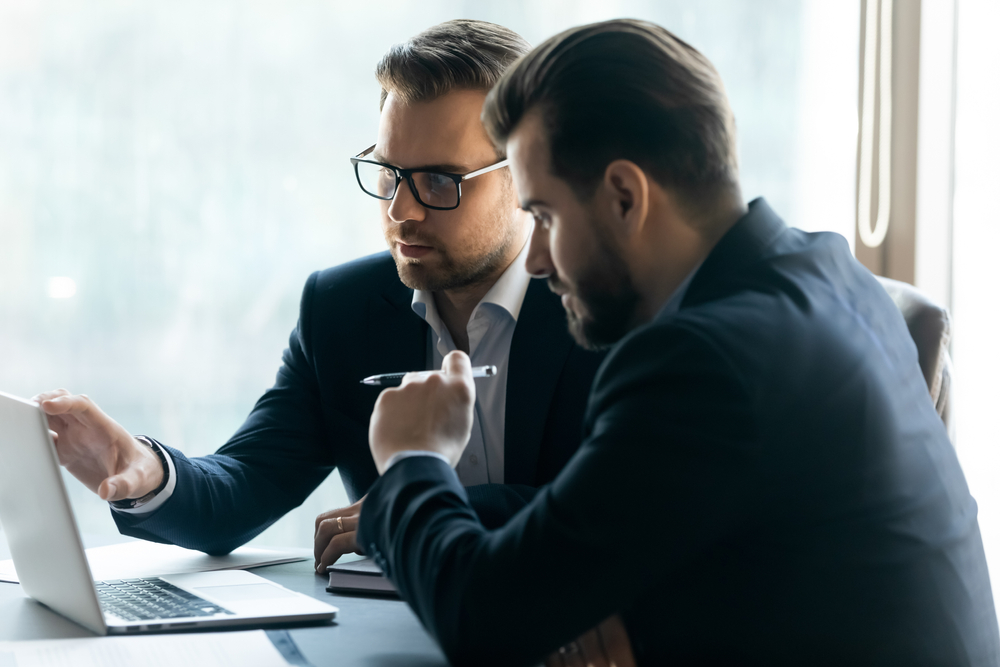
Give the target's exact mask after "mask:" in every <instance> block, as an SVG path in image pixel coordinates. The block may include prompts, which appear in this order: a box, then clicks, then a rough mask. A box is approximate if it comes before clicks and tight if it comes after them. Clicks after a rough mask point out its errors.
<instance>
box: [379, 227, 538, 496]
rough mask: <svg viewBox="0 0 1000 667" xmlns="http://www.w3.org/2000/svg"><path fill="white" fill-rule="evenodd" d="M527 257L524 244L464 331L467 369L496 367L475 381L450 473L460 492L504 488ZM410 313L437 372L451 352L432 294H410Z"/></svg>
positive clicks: (528, 278)
mask: <svg viewBox="0 0 1000 667" xmlns="http://www.w3.org/2000/svg"><path fill="white" fill-rule="evenodd" d="M527 254H528V244H527V243H525V244H524V248H522V249H521V252H520V254H518V256H517V258H516V259H515V260H514V261H513V262H511V265H510V266H508V267H507V270H506V271H504V272H503V274H502V275H501V276H500V278H498V279H497V281H496V283H494V285H493V287H491V288H490V291H489V292H487V293H486V295H485V296H484V297H483V298H482V300H481V301H480V302H479V303H478V304H477V305H476V307H475V308H474V309H473V311H472V315H471V316H470V317H469V324H468V327H467V329H466V331H467V332H468V335H469V358H470V360H471V361H472V365H473V366H496V367H497V374H496V376H494V377H491V378H476V380H475V383H476V404H475V407H474V410H473V417H472V435H471V436H470V437H469V444H468V445H467V446H466V448H465V452H463V453H462V458H461V460H459V462H458V466H457V467H456V469H455V471H456V472H457V473H458V479H459V481H461V482H462V484H463V485H464V486H473V485H476V484H503V479H504V475H503V471H504V447H503V445H504V423H505V419H506V408H507V367H508V361H509V359H510V342H511V339H512V338H513V337H514V327H515V326H516V325H517V317H518V315H519V314H520V312H521V304H523V303H524V295H525V293H527V291H528V285H529V283H530V282H531V275H530V274H529V273H528V271H527V270H526V269H525V267H524V262H525V259H526V258H527ZM412 307H413V312H415V313H416V314H417V315H419V316H420V317H421V318H423V320H424V321H425V322H427V324H428V326H429V330H428V332H427V335H428V341H427V348H428V349H427V366H428V368H435V369H437V368H441V362H442V361H443V360H444V357H445V355H447V354H448V353H449V352H452V351H454V350H455V349H456V347H455V342H454V341H453V340H452V338H451V333H450V332H449V331H448V327H446V326H445V325H444V322H442V321H441V317H440V316H439V315H438V311H437V306H436V305H435V303H434V294H433V292H425V291H423V290H414V292H413V303H412ZM402 453H403V452H399V454H402ZM413 454H415V452H413ZM411 455H412V454H411ZM397 457H398V454H397ZM399 458H403V457H399ZM396 460H398V458H394V459H390V461H389V464H390V465H391V464H392V463H395V462H396ZM387 469H388V467H387Z"/></svg>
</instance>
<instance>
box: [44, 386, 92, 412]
mask: <svg viewBox="0 0 1000 667" xmlns="http://www.w3.org/2000/svg"><path fill="white" fill-rule="evenodd" d="M38 404H39V405H40V406H42V410H44V411H45V413H46V414H49V415H65V414H76V415H79V414H83V413H85V412H87V411H88V410H90V408H91V407H92V405H93V404H92V403H91V402H90V399H89V398H87V397H86V396H83V395H80V396H73V395H71V394H69V392H67V393H66V394H63V395H61V396H54V397H52V398H43V399H42V400H40V401H38Z"/></svg>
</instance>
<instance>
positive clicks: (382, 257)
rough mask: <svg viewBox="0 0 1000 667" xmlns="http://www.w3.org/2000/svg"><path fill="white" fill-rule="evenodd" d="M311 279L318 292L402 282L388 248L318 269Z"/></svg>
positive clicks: (383, 285)
mask: <svg viewBox="0 0 1000 667" xmlns="http://www.w3.org/2000/svg"><path fill="white" fill-rule="evenodd" d="M310 280H311V281H313V282H314V285H315V287H314V289H316V291H317V292H325V291H330V290H340V289H343V288H345V287H347V288H358V287H362V288H365V289H372V288H376V289H378V288H385V287H392V286H394V285H396V284H401V283H400V282H399V274H398V273H397V272H396V263H395V261H393V259H392V255H390V254H389V251H387V250H386V251H383V252H379V253H375V254H374V255H368V256H367V257H361V258H359V259H355V260H351V261H350V262H345V263H343V264H338V265H337V266H332V267H330V268H328V269H323V270H322V271H317V272H316V273H314V274H313V275H312V276H311V277H310Z"/></svg>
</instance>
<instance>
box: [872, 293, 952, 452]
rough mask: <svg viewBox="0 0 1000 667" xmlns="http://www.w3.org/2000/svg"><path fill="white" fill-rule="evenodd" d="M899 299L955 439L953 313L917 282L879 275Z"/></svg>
mask: <svg viewBox="0 0 1000 667" xmlns="http://www.w3.org/2000/svg"><path fill="white" fill-rule="evenodd" d="M876 277H877V278H878V281H879V282H880V283H882V287H884V288H885V291H886V292H888V293H889V296H891V297H892V300H893V301H894V302H895V303H896V307H897V308H899V310H900V312H901V313H902V314H903V319H904V320H905V321H906V327H907V328H908V329H909V330H910V337H911V338H913V342H914V343H916V346H917V356H918V358H919V360H920V370H921V371H923V374H924V379H925V380H926V381H927V389H928V390H929V391H930V393H931V400H933V401H934V407H935V408H937V413H938V414H939V415H940V416H941V420H942V421H944V425H945V427H947V429H948V435H949V436H950V437H951V441H952V442H953V443H954V442H955V437H954V424H953V420H952V418H951V414H952V397H951V384H952V373H953V369H952V363H951V355H950V354H948V343H949V342H950V341H951V317H950V316H949V315H948V310H947V309H946V308H942V307H941V306H939V305H937V304H936V303H934V302H933V301H931V300H930V299H929V298H928V297H927V295H926V294H924V293H923V292H921V291H920V290H918V289H917V288H916V287H914V286H913V285H909V284H907V283H903V282H899V281H898V280H890V279H889V278H882V277H881V276H876Z"/></svg>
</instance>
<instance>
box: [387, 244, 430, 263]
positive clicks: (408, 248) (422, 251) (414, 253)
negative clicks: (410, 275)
mask: <svg viewBox="0 0 1000 667" xmlns="http://www.w3.org/2000/svg"><path fill="white" fill-rule="evenodd" d="M396 247H397V248H399V254H400V255H402V256H403V257H407V258H411V259H416V258H419V257H423V256H424V255H426V254H428V253H429V252H431V251H432V250H434V248H432V247H431V246H428V245H416V244H410V243H403V242H402V241H397V242H396Z"/></svg>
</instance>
